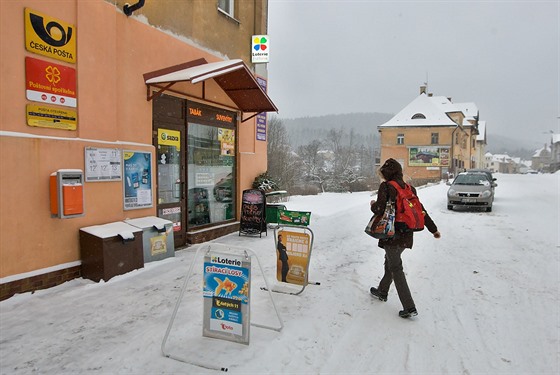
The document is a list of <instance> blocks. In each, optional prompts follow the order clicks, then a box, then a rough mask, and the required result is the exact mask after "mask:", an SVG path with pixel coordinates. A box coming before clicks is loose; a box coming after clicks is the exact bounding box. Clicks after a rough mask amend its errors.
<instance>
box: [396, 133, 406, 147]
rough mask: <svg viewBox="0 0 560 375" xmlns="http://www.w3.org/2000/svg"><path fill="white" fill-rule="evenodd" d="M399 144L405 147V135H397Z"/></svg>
mask: <svg viewBox="0 0 560 375" xmlns="http://www.w3.org/2000/svg"><path fill="white" fill-rule="evenodd" d="M397 144H398V145H404V134H397Z"/></svg>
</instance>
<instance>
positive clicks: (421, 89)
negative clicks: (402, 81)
mask: <svg viewBox="0 0 560 375" xmlns="http://www.w3.org/2000/svg"><path fill="white" fill-rule="evenodd" d="M425 93H426V86H425V85H422V86H420V95H422V94H425Z"/></svg>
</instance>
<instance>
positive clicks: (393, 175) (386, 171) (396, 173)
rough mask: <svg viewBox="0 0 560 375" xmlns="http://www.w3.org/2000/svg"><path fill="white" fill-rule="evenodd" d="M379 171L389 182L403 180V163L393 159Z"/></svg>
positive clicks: (388, 160) (386, 162)
mask: <svg viewBox="0 0 560 375" xmlns="http://www.w3.org/2000/svg"><path fill="white" fill-rule="evenodd" d="M379 170H380V172H381V175H382V176H383V178H385V180H387V181H391V180H402V179H403V170H402V167H401V163H399V162H398V161H396V160H395V159H393V158H389V159H387V160H386V161H385V163H383V165H382V166H381V168H380V169H379Z"/></svg>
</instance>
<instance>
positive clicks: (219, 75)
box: [144, 59, 278, 121]
mask: <svg viewBox="0 0 560 375" xmlns="http://www.w3.org/2000/svg"><path fill="white" fill-rule="evenodd" d="M210 78H212V79H214V81H215V82H216V83H217V84H218V86H220V87H221V88H222V90H224V92H225V93H226V94H227V96H229V98H230V99H231V100H232V101H233V102H234V103H235V105H236V106H237V107H238V109H239V110H241V112H253V113H255V114H254V115H253V116H251V117H248V118H246V119H243V120H242V121H247V120H248V119H250V118H252V117H254V116H256V115H257V114H258V113H261V112H278V108H276V106H275V105H274V103H273V102H272V100H270V98H269V97H268V95H267V94H266V93H265V92H264V91H263V90H262V88H261V87H260V86H259V84H258V83H257V80H256V79H255V77H254V76H253V74H252V73H251V71H250V70H249V68H247V65H245V63H244V62H243V60H239V59H235V60H227V61H219V62H214V63H209V62H207V61H206V60H205V59H198V60H193V61H189V62H186V63H183V64H179V65H175V66H170V67H168V68H164V69H160V70H156V71H153V72H149V73H145V74H144V81H145V82H146V85H147V86H148V98H147V99H148V100H152V99H153V98H155V97H157V96H159V95H161V94H163V92H165V91H166V90H169V89H170V88H171V87H172V86H173V85H174V84H175V83H177V82H190V83H192V84H197V83H201V82H202V84H204V81H206V80H207V79H210ZM150 88H154V89H156V90H158V91H155V92H153V93H151V90H150ZM201 99H204V98H201Z"/></svg>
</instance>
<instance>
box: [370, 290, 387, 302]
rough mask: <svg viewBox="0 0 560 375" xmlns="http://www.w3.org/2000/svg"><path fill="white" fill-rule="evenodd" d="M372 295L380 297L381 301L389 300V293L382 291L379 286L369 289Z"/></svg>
mask: <svg viewBox="0 0 560 375" xmlns="http://www.w3.org/2000/svg"><path fill="white" fill-rule="evenodd" d="M369 292H370V293H371V295H372V296H374V297H377V298H379V300H380V301H383V302H387V294H383V293H381V292H380V291H379V290H377V288H374V287H373V286H372V287H371V288H370V289H369Z"/></svg>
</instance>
